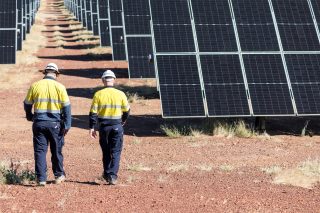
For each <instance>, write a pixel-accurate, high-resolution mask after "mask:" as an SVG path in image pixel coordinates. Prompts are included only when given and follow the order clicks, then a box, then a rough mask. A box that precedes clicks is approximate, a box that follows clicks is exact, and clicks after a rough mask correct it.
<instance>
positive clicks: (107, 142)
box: [99, 124, 123, 179]
mask: <svg viewBox="0 0 320 213" xmlns="http://www.w3.org/2000/svg"><path fill="white" fill-rule="evenodd" d="M99 136H100V146H101V150H102V155H103V158H102V161H103V169H104V175H106V176H111V177H112V178H114V179H117V177H118V171H119V167H120V157H121V151H122V146H123V127H122V125H120V124H119V125H114V126H102V127H100V131H99Z"/></svg>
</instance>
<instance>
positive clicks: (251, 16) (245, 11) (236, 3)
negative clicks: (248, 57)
mask: <svg viewBox="0 0 320 213" xmlns="http://www.w3.org/2000/svg"><path fill="white" fill-rule="evenodd" d="M232 2H233V11H234V14H235V19H236V23H237V29H238V33H239V39H240V44H241V49H242V51H279V45H278V40H277V35H276V31H275V27H274V23H273V19H272V14H271V10H270V6H269V1H268V0H256V1H251V0H233V1H232Z"/></svg>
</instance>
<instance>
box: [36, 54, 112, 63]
mask: <svg viewBox="0 0 320 213" xmlns="http://www.w3.org/2000/svg"><path fill="white" fill-rule="evenodd" d="M38 58H43V59H59V60H73V61H110V60H112V54H86V55H59V56H39V57H38Z"/></svg>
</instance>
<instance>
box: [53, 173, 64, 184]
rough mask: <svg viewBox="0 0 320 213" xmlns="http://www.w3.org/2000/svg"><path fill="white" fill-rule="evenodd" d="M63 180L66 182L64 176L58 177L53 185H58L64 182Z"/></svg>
mask: <svg viewBox="0 0 320 213" xmlns="http://www.w3.org/2000/svg"><path fill="white" fill-rule="evenodd" d="M65 180H66V176H64V175H61V176H59V177H56V179H55V180H54V183H55V184H60V183H62V182H64V181H65Z"/></svg>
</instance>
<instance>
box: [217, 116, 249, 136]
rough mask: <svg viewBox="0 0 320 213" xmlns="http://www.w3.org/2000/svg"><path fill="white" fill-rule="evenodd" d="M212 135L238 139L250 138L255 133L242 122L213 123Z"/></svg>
mask: <svg viewBox="0 0 320 213" xmlns="http://www.w3.org/2000/svg"><path fill="white" fill-rule="evenodd" d="M213 135H215V136H222V137H228V138H231V137H234V136H236V137H239V138H250V137H253V136H254V135H255V133H254V132H253V131H252V130H251V129H250V128H248V127H247V125H246V124H245V122H244V121H242V120H239V121H236V122H233V123H231V124H230V123H227V122H215V123H214V125H213Z"/></svg>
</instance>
